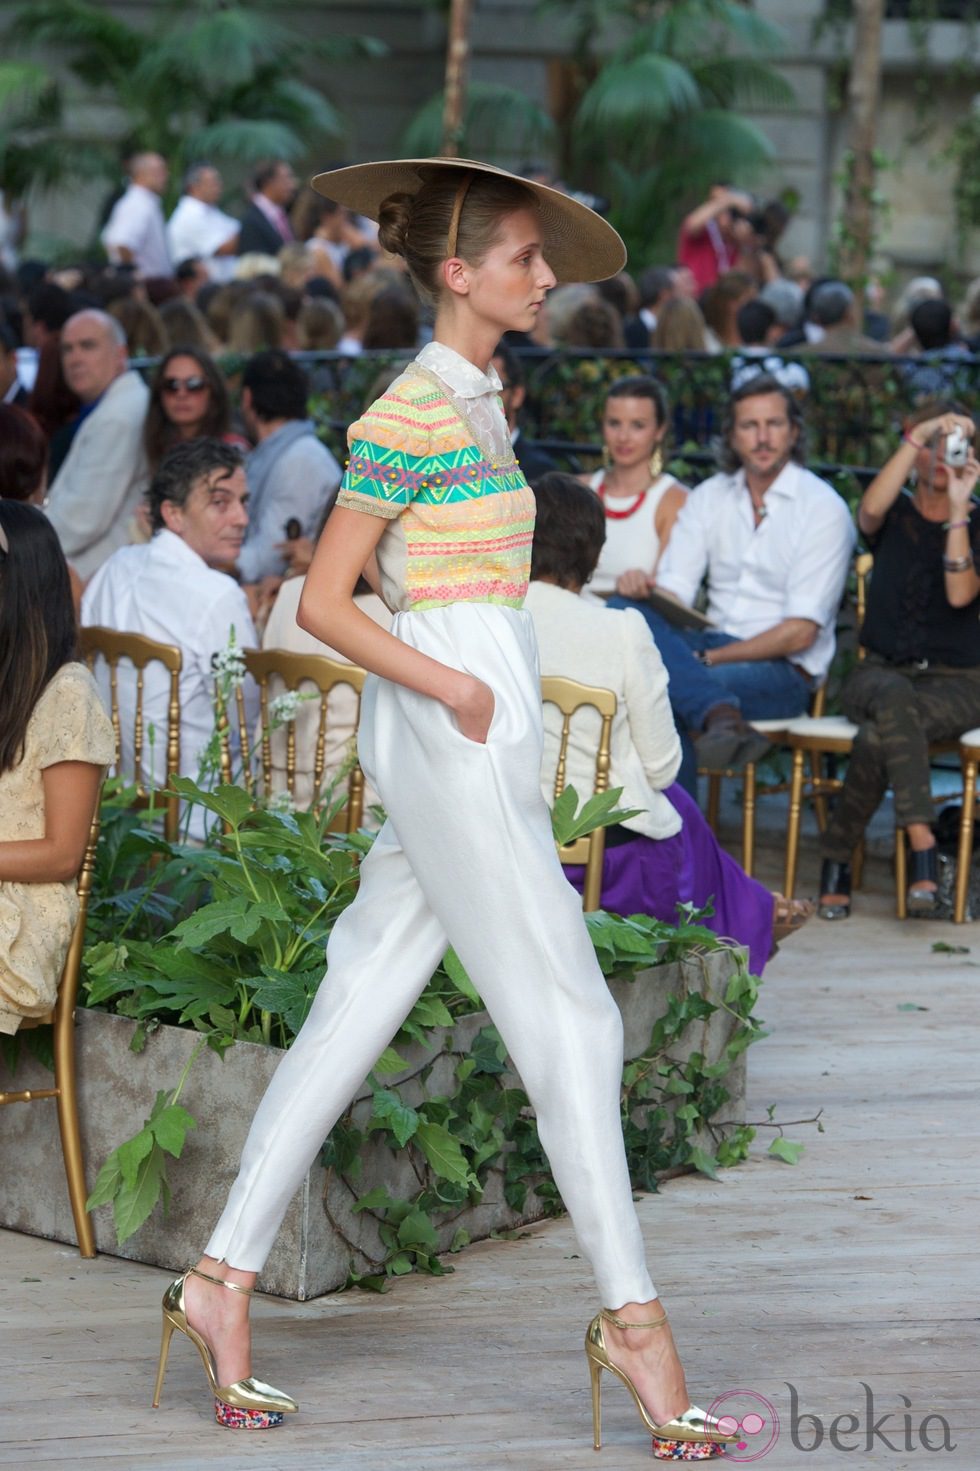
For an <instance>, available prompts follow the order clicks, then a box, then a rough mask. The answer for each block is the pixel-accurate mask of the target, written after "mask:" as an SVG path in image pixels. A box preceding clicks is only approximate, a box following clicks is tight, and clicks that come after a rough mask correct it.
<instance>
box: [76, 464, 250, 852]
mask: <svg viewBox="0 0 980 1471" xmlns="http://www.w3.org/2000/svg"><path fill="white" fill-rule="evenodd" d="M148 501H149V509H150V516H151V520H152V524H153V539H152V540H151V541H150V542H148V543H146V544H144V545H142V546H127V547H121V548H120V549H119V551H117V552H115V553H114V554H113V556H111V557H110V558H109V560H108V561H107V562H106V564H105V566H104V567H103V568H102V569H101V570H100V571H99V572H98V573H97V574H96V576H95V577H93V579H92V581H91V582H90V583H89V585H88V587H87V588H86V589H85V594H84V596H83V598H82V624H83V625H98V626H101V627H103V628H113V629H116V630H117V631H119V632H122V633H141V634H144V635H145V636H146V637H147V638H152V639H156V640H158V641H159V642H160V643H166V644H176V645H177V647H178V648H179V649H180V651H181V654H182V655H183V667H182V669H181V675H180V771H181V775H182V776H189V777H190V778H191V779H192V780H195V781H201V778H202V777H205V776H206V775H207V774H206V773H204V772H202V771H201V769H200V768H201V758H202V755H203V753H204V751H205V747H206V746H207V744H208V742H209V740H210V739H211V736H212V734H213V732H214V728H215V704H214V670H213V666H212V661H213V659H214V656H215V655H216V654H220V653H222V652H223V651H224V650H226V649H227V648H228V646H229V643H230V642H231V640H232V637H234V642H235V644H236V645H237V646H238V648H255V647H257V646H258V637H257V635H256V632H255V627H254V625H253V623H252V617H251V614H250V613H249V609H248V601H247V599H246V597H245V594H244V593H243V592H242V589H241V588H240V587H239V586H238V584H237V583H236V582H235V581H234V579H233V578H232V577H230V576H229V575H228V573H229V572H230V571H231V569H232V568H233V567H234V565H235V563H236V561H237V559H238V554H239V552H240V551H241V547H242V542H243V540H244V538H245V528H246V527H247V526H248V510H247V503H248V487H247V484H246V481H245V470H244V467H243V463H242V456H241V453H240V451H239V450H237V449H235V448H233V447H232V446H231V445H226V444H222V443H220V441H218V440H215V439H196V440H191V441H190V442H188V443H186V444H180V445H177V446H176V447H175V448H174V449H172V450H171V451H170V453H169V454H168V455H166V456H165V458H164V460H163V463H162V464H161V466H160V469H159V470H158V471H157V474H156V475H155V476H154V478H153V482H152V484H151V485H150V489H149V494H148ZM126 669H127V666H126V665H123V666H122V667H121V668H120V671H119V675H118V685H119V713H120V727H121V737H122V752H121V756H122V761H121V767H122V770H123V771H124V772H125V771H127V770H131V769H132V761H133V750H132V738H133V716H134V712H135V702H136V676H135V671H132V670H130V674H129V678H128V679H127V678H126ZM96 673H97V676H98V677H100V678H105V677H106V673H105V670H104V669H98V670H97V671H96ZM169 692H170V677H169V675H168V674H167V672H166V671H165V670H164V668H163V666H162V665H160V664H151V665H149V666H148V667H147V670H146V674H145V680H144V696H143V725H144V730H147V731H148V730H149V728H150V726H152V727H153V730H154V732H155V733H156V738H155V740H154V742H153V744H152V746H150V745H149V744H145V745H144V748H143V752H144V754H143V764H144V772H143V777H144V780H146V781H147V782H150V781H151V780H152V781H153V783H154V784H155V785H156V786H157V787H161V786H162V785H163V784H164V781H165V778H166V729H167V703H168V698H169ZM249 699H250V703H254V700H253V699H252V695H251V692H249ZM213 777H214V774H213V773H212V774H211V781H210V782H205V784H211V785H213V784H214V781H213ZM203 832H204V814H203V811H202V809H200V808H195V809H194V815H193V817H192V820H191V826H190V833H191V835H192V836H195V837H201V836H203Z"/></svg>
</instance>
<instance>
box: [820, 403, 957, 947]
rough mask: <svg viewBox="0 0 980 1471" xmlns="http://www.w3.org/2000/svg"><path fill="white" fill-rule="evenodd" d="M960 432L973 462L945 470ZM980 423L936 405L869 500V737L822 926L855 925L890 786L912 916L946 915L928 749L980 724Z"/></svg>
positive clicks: (860, 698) (920, 417)
mask: <svg viewBox="0 0 980 1471" xmlns="http://www.w3.org/2000/svg"><path fill="white" fill-rule="evenodd" d="M956 431H959V433H960V435H961V436H962V441H961V442H962V444H963V445H964V447H966V446H967V445H969V449H968V450H967V453H966V459H965V463H963V464H962V465H955V464H951V463H949V462H948V461H947V459H946V448H947V442H948V441H947V436H949V435H951V434H954V432H956ZM973 433H974V426H973V421H972V419H970V418H969V416H968V415H967V414H965V413H964V412H963V411H962V409H960V408H959V407H958V406H957V405H955V404H952V403H932V404H927V405H923V406H922V407H920V408H919V409H917V410H916V412H915V413H913V414H912V415H911V416H910V417H909V419H908V421H907V423H906V426H905V433H904V435H903V437H902V443H901V444H900V445H899V447H898V449H897V450H896V451H895V453H894V454H893V455H892V457H891V459H890V460H889V461H888V463H887V464H886V465H885V466H884V468H883V469H882V470H881V471H880V472H879V473H878V475H877V476H876V477H875V479H874V480H873V481H872V482H871V484H870V485H869V486H868V488H867V490H866V491H865V492H864V496H863V497H862V500H861V504H860V506H859V508H858V527H859V529H860V531H861V534H862V536H863V537H864V539H865V541H866V542H867V544H868V546H869V548H870V549H871V551H872V552H873V553H874V559H875V560H874V570H873V572H872V575H871V581H870V584H869V587H868V606H867V611H866V614H865V619H864V625H863V627H862V629H861V643H862V645H863V647H864V649H865V650H866V654H865V657H864V659H862V660H861V661H860V663H858V664H855V666H854V668H853V669H852V671H851V673H850V674H849V675H848V677H847V681H846V683H845V685H844V689H843V691H842V694H841V706H842V709H843V711H844V714H845V715H846V716H847V718H848V719H849V720H853V721H854V722H855V723H856V724H857V726H858V727H859V729H858V733H857V736H856V738H855V741H854V749H853V751H852V753H851V757H850V761H849V763H848V767H847V777H846V779H845V782H844V789H843V791H842V792H841V794H840V796H839V797H838V798H837V800H836V802H835V804H834V810H833V813H832V815H831V819H830V822H829V824H828V826H827V831H826V832H825V833H824V835H823V839H822V843H821V851H822V854H823V860H824V861H823V867H822V869H821V874H820V891H821V895H820V915H821V918H823V919H844V918H846V916H847V915H848V914H849V913H850V893H851V870H850V861H851V854H852V852H853V851H854V849H855V848H856V846H857V844H858V843H859V842H860V841H861V838H862V836H863V834H864V829H865V827H866V825H867V823H868V821H869V819H870V818H871V815H872V814H873V812H874V811H875V808H876V807H877V806H878V803H879V802H880V801H881V799H882V797H883V796H884V794H885V791H886V789H887V788H888V787H891V788H892V791H893V792H894V794H895V821H896V823H897V824H898V825H899V827H903V828H904V829H905V831H906V833H907V835H908V841H909V845H910V847H911V849H912V852H911V854H910V860H909V891H908V909H909V913H910V914H923V913H925V914H927V913H929V912H930V911H931V910H932V909H933V908H934V907H935V904H936V883H937V873H938V867H937V861H936V846H935V844H936V839H935V836H934V835H933V831H932V822H933V812H934V808H933V803H932V784H931V779H930V771H929V742H930V741H941V740H955V739H956V738H957V737H958V736H960V735H961V734H962V733H963V732H964V731H967V730H971V729H973V728H974V727H976V726H978V725H980V622H978V616H980V577H978V575H977V570H976V568H977V559H978V558H980V504H978V503H977V501H976V500H974V498H973V491H974V487H975V486H976V483H977V477H978V475H980V464H978V462H977V458H976V451H975V449H974V448H973V447H972V444H970V441H972V439H973Z"/></svg>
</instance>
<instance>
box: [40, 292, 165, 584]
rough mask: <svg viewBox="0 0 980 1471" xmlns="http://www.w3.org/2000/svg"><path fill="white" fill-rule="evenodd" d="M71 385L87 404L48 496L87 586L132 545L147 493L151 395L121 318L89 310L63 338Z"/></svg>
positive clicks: (52, 514) (69, 555)
mask: <svg viewBox="0 0 980 1471" xmlns="http://www.w3.org/2000/svg"><path fill="white" fill-rule="evenodd" d="M61 365H62V369H63V371H64V375H65V381H66V383H67V384H68V387H69V388H70V389H71V390H72V392H73V393H77V395H78V397H79V398H80V399H81V401H82V411H81V414H80V416H79V418H80V423H79V424H78V427H77V429H76V430H75V435H74V438H73V439H72V442H71V448H70V449H69V451H68V454H67V455H66V456H65V458H64V460H63V461H62V464H61V468H60V469H59V471H58V473H57V475H56V476H55V478H54V480H53V482H52V484H51V489H50V491H49V493H48V502H47V512H48V518H49V520H50V521H51V524H52V525H53V526H54V529H55V531H56V532H57V533H58V540H59V541H60V542H61V546H62V550H63V551H64V554H65V556H66V557H67V558H68V560H69V562H71V564H72V566H73V567H74V568H75V571H76V572H77V573H78V575H79V577H81V578H82V579H83V580H84V579H85V578H87V577H91V576H92V573H93V572H95V571H97V570H98V568H99V567H101V565H102V563H103V562H104V561H105V560H106V558H107V557H108V556H110V555H111V554H112V552H114V551H115V550H116V548H117V547H119V546H123V545H124V544H125V543H126V542H127V541H129V540H130V530H131V523H132V518H133V516H134V514H135V512H136V508H137V505H138V504H139V498H140V496H141V495H142V493H143V491H144V490H145V488H146V475H147V469H146V456H145V454H144V452H143V420H144V419H145V418H146V408H147V404H148V403H149V401H150V393H149V389H148V388H147V386H146V384H145V383H144V382H143V379H142V378H141V377H140V375H139V374H138V373H136V372H134V371H133V370H132V369H131V368H130V367H129V360H128V358H127V356H126V334H125V332H124V331H123V329H122V327H121V326H120V324H119V323H118V322H117V321H116V319H115V317H110V316H109V315H108V313H106V312H100V311H95V310H91V309H88V308H87V309H86V310H85V311H82V312H76V313H75V315H74V316H73V317H69V318H68V321H67V322H66V323H65V325H64V327H63V328H62V331H61Z"/></svg>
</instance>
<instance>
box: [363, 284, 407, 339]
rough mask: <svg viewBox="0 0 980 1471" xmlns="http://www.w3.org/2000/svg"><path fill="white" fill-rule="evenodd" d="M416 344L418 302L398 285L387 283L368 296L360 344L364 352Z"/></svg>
mask: <svg viewBox="0 0 980 1471" xmlns="http://www.w3.org/2000/svg"><path fill="white" fill-rule="evenodd" d="M418 345H419V308H418V302H417V301H416V300H415V299H414V297H413V296H411V295H410V294H409V292H408V291H406V290H405V289H404V288H403V287H401V286H389V287H386V288H385V289H384V290H382V291H379V292H377V293H376V295H375V296H373V297H372V298H371V304H370V306H369V307H368V315H367V322H366V324H365V327H364V336H363V337H362V339H361V346H362V348H363V350H364V351H365V352H372V351H377V350H379V349H385V348H399V349H403V350H405V351H412V352H414V351H415V349H416V348H417V347H418Z"/></svg>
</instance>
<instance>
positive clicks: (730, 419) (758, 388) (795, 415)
mask: <svg viewBox="0 0 980 1471" xmlns="http://www.w3.org/2000/svg"><path fill="white" fill-rule="evenodd" d="M767 393H776V394H778V395H779V397H780V398H781V399H782V401H783V403H784V404H785V405H786V417H787V418H788V419H789V422H790V425H791V427H792V428H793V429H795V430H796V443H795V444H794V445H793V448H792V449H791V450H790V455H789V457H790V459H791V460H795V461H796V463H797V464H798V465H803V464H805V463H806V424H805V422H804V419H803V410H802V409H801V408H800V405H799V402H798V400H797V399H796V397H795V395H794V394H793V393H792V391H791V390H790V389H788V388H787V387H786V385H785V384H783V383H780V381H779V379H778V378H774V377H773V376H772V374H771V373H758V374H756V375H755V377H753V378H749V379H748V380H747V381H746V382H745V383H743V384H741V386H740V387H738V388H736V389H735V391H734V393H732V395H731V396H730V398H729V400H728V403H727V405H726V407H725V417H724V420H723V422H722V426H721V442H720V444H719V446H718V463H719V464H720V466H721V468H722V469H723V470H724V471H726V472H727V473H728V474H729V475H734V474H735V472H736V470H740V469H741V467H742V461H741V460H740V459H739V457H738V455H737V454H736V453H735V451H734V449H733V448H732V432H733V430H734V428H735V410H736V409H737V407H738V405H739V404H740V403H744V401H745V400H746V399H747V398H761V397H762V395H763V394H767Z"/></svg>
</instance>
